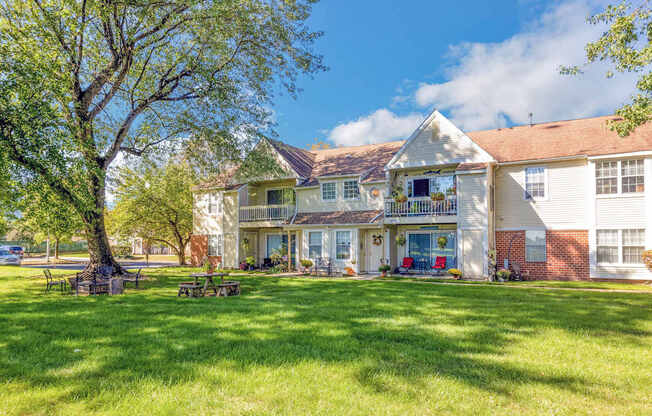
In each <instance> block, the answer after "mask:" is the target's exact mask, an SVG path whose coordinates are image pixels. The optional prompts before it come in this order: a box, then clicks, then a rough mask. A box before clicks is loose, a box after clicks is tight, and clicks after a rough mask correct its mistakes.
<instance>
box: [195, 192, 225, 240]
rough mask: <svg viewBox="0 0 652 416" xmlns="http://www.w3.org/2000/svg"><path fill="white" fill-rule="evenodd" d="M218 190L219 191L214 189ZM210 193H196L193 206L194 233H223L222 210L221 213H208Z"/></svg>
mask: <svg viewBox="0 0 652 416" xmlns="http://www.w3.org/2000/svg"><path fill="white" fill-rule="evenodd" d="M214 192H216V193H217V192H218V191H214ZM208 195H209V194H208V193H204V192H202V193H195V194H194V195H193V198H194V207H193V234H198V235H205V234H221V233H222V221H223V216H222V210H219V212H220V213H219V214H215V213H214V214H209V213H208Z"/></svg>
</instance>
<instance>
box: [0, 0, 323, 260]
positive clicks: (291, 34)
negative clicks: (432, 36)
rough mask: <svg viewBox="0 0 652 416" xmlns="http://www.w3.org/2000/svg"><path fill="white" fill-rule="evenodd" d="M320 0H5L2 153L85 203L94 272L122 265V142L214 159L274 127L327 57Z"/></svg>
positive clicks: (233, 156)
mask: <svg viewBox="0 0 652 416" xmlns="http://www.w3.org/2000/svg"><path fill="white" fill-rule="evenodd" d="M315 1H316V0H284V1H281V0H179V1H174V0H171V1H150V0H30V1H25V0H13V1H11V0H4V1H1V2H0V152H3V153H4V154H5V155H6V156H7V158H8V159H10V161H11V162H12V163H14V164H16V165H17V166H19V167H20V168H21V169H22V170H23V171H24V173H23V174H24V175H32V176H34V177H38V178H40V179H43V180H44V181H45V182H46V183H47V184H48V186H49V187H50V188H51V189H52V191H53V192H55V193H56V194H57V195H58V196H59V197H61V199H62V200H64V201H66V202H67V203H69V204H71V205H72V206H73V207H74V209H75V211H76V212H77V213H78V214H79V215H80V217H81V219H82V221H83V223H84V230H85V233H86V237H87V239H88V247H89V254H90V262H89V266H88V269H87V270H88V271H89V272H94V271H95V270H96V269H97V268H98V267H99V266H101V265H111V266H113V267H114V270H116V271H117V272H119V271H121V269H120V266H119V265H118V264H117V263H116V262H115V260H114V258H113V256H112V254H111V250H110V247H109V243H108V239H107V234H106V228H105V223H104V205H105V187H106V177H107V171H108V169H109V167H110V166H111V165H112V164H113V163H114V161H115V160H116V158H117V157H118V156H119V155H120V154H122V155H130V156H132V157H140V156H143V155H145V154H147V153H148V152H150V151H155V150H163V151H166V152H170V151H172V152H181V151H185V152H188V153H189V154H194V155H196V156H197V157H198V158H200V160H203V161H209V162H210V165H206V166H211V167H216V166H221V165H222V164H223V162H224V161H227V160H237V159H239V158H241V157H242V155H243V154H245V151H246V150H248V149H250V148H251V147H252V146H253V143H254V142H255V141H257V140H258V139H259V138H261V137H265V136H270V135H273V134H274V132H273V125H271V123H270V111H269V108H270V104H271V102H272V99H273V97H274V95H275V94H276V93H279V92H280V93H282V92H286V93H289V94H290V95H295V94H296V93H297V86H296V81H297V77H298V76H299V75H301V74H313V73H316V72H318V71H321V70H324V69H325V67H324V66H323V65H322V61H321V57H320V56H318V55H315V54H314V52H313V50H312V45H313V42H314V41H315V39H317V38H318V37H319V36H320V33H319V32H313V31H311V30H310V29H309V28H307V27H306V23H305V22H306V19H307V18H308V17H309V14H310V11H311V6H312V4H313V3H315ZM249 160H250V162H251V161H252V160H253V159H251V158H250V159H249ZM260 160H261V161H260V163H258V164H257V165H256V164H255V163H253V164H252V166H254V167H252V169H254V168H256V167H257V168H261V167H265V166H270V164H271V163H273V162H270V161H269V158H267V159H265V157H264V155H262V156H261V158H260Z"/></svg>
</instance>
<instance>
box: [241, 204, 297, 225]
mask: <svg viewBox="0 0 652 416" xmlns="http://www.w3.org/2000/svg"><path fill="white" fill-rule="evenodd" d="M293 215H294V205H251V206H246V207H240V222H257V221H283V222H285V221H289V220H290V219H291V218H292V216H293Z"/></svg>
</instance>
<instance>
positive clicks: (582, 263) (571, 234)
mask: <svg viewBox="0 0 652 416" xmlns="http://www.w3.org/2000/svg"><path fill="white" fill-rule="evenodd" d="M512 237H514V238H513V240H512V249H511V253H510V260H511V261H515V262H518V263H519V264H520V265H521V268H522V269H523V270H527V271H529V272H530V279H542V280H543V279H552V280H588V279H589V233H588V231H586V230H569V231H557V230H555V231H551V230H547V231H546V262H545V263H529V262H526V261H525V231H497V232H496V254H497V260H498V267H499V268H502V267H503V265H504V259H505V258H507V251H508V249H509V242H510V240H511V239H512Z"/></svg>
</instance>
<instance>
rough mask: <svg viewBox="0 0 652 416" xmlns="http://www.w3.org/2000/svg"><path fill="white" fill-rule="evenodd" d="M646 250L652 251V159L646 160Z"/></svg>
mask: <svg viewBox="0 0 652 416" xmlns="http://www.w3.org/2000/svg"><path fill="white" fill-rule="evenodd" d="M644 166H645V215H646V218H645V220H646V221H645V223H646V226H645V248H646V249H648V250H652V157H648V158H647V159H645V165H644Z"/></svg>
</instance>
